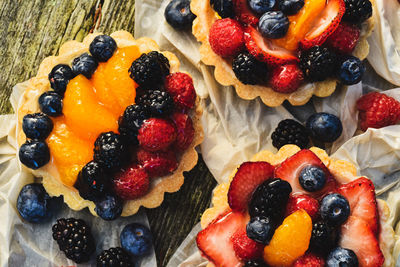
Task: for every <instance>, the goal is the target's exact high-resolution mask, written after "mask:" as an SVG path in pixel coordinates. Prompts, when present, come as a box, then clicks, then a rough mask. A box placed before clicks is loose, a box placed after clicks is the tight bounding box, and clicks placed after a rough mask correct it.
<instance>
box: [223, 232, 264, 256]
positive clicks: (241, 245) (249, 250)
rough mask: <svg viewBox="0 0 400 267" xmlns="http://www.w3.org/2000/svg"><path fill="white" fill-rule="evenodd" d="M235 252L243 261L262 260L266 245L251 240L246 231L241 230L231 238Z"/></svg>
mask: <svg viewBox="0 0 400 267" xmlns="http://www.w3.org/2000/svg"><path fill="white" fill-rule="evenodd" d="M231 241H232V244H233V250H234V251H235V253H236V256H238V258H240V259H242V260H251V259H258V258H261V255H262V252H263V250H264V245H263V244H261V243H258V242H256V241H254V240H253V239H250V238H249V237H248V236H247V234H246V230H245V229H239V230H237V231H236V233H234V234H233V235H232V237H231Z"/></svg>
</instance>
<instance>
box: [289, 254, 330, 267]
mask: <svg viewBox="0 0 400 267" xmlns="http://www.w3.org/2000/svg"><path fill="white" fill-rule="evenodd" d="M324 266H325V261H324V259H323V258H321V257H319V256H317V255H314V254H312V253H306V254H304V255H303V256H301V257H300V258H298V259H297V260H296V261H295V262H294V264H293V267H324Z"/></svg>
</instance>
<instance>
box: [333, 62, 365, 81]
mask: <svg viewBox="0 0 400 267" xmlns="http://www.w3.org/2000/svg"><path fill="white" fill-rule="evenodd" d="M364 72H365V66H364V64H363V63H362V61H361V60H360V59H358V58H356V57H354V56H347V57H345V58H344V59H343V60H342V61H341V64H340V67H339V72H338V78H339V80H340V81H341V82H342V83H344V84H346V85H352V84H356V83H359V82H360V81H361V79H362V76H363V75H364Z"/></svg>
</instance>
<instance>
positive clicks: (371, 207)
mask: <svg viewBox="0 0 400 267" xmlns="http://www.w3.org/2000/svg"><path fill="white" fill-rule="evenodd" d="M338 191H339V193H340V194H342V195H343V196H344V197H345V198H346V199H347V200H348V201H349V204H350V211H351V215H352V216H357V217H358V218H361V219H363V220H364V221H365V222H366V223H368V225H369V227H370V228H371V230H372V232H373V233H374V234H377V233H378V210H377V203H376V196H375V186H374V184H373V183H372V181H371V180H369V179H368V178H365V177H361V178H358V179H357V180H354V181H352V182H350V183H347V184H344V185H342V186H340V187H339V189H338Z"/></svg>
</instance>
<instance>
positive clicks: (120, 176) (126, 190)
mask: <svg viewBox="0 0 400 267" xmlns="http://www.w3.org/2000/svg"><path fill="white" fill-rule="evenodd" d="M113 183H114V191H115V193H116V194H117V195H118V196H119V197H121V198H122V199H125V200H130V199H136V198H139V197H141V196H144V195H146V194H147V192H148V191H149V184H150V181H149V176H148V174H147V173H146V171H145V170H144V169H143V168H142V167H140V166H137V165H131V166H129V167H127V168H126V169H123V170H121V171H120V172H119V173H117V174H116V175H115V177H114V180H113Z"/></svg>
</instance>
